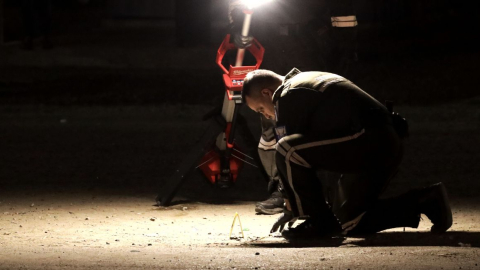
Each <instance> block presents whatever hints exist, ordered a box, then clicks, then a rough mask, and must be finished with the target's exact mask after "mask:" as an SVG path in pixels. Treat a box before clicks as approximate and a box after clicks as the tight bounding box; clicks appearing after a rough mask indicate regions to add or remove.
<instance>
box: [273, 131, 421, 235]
mask: <svg viewBox="0 0 480 270" xmlns="http://www.w3.org/2000/svg"><path fill="white" fill-rule="evenodd" d="M278 144H279V145H278V147H277V154H276V164H277V168H278V171H279V173H280V178H281V181H282V184H283V187H284V189H285V193H286V196H287V197H288V199H289V201H290V204H291V206H292V210H293V212H294V213H295V214H296V215H297V216H309V217H310V218H312V217H313V218H318V219H320V220H322V216H331V215H332V214H335V216H336V218H337V219H338V221H339V222H340V224H341V225H342V228H343V229H344V231H349V230H351V229H353V228H355V226H357V225H358V226H357V227H358V228H357V229H355V231H354V232H355V233H359V234H360V233H370V232H376V231H380V230H384V229H388V228H394V227H404V226H407V225H408V226H409V227H412V226H417V225H418V219H419V213H418V211H416V210H415V209H414V208H415V207H414V206H413V205H412V206H411V207H402V206H403V205H407V204H408V203H405V202H406V201H407V202H408V201H411V199H410V198H409V196H403V197H402V196H400V197H399V198H393V199H389V200H386V201H379V200H378V198H379V196H380V195H381V194H382V192H383V191H384V190H385V188H386V187H387V185H388V183H389V181H390V179H391V178H392V177H393V176H394V175H395V173H396V172H397V170H398V166H399V164H400V161H401V159H402V154H403V145H402V141H401V139H400V138H399V137H398V135H397V134H396V132H395V130H394V129H393V127H392V126H391V125H389V124H384V125H380V126H377V127H369V128H366V129H364V130H363V131H360V132H359V133H356V134H354V135H352V136H347V137H343V138H336V139H332V140H325V139H324V140H318V139H317V138H316V137H315V136H314V135H300V134H295V135H291V136H287V137H284V138H282V139H281V140H280V141H279V143H278ZM317 170H325V171H330V172H336V173H340V174H341V177H340V179H339V180H338V187H337V188H336V191H335V194H334V196H333V198H332V200H331V202H330V205H329V204H327V202H326V198H325V196H324V191H323V190H322V188H323V187H322V184H321V182H320V181H319V180H318V178H317V174H316V171H317ZM391 210H393V211H394V212H391ZM390 216H391V217H390ZM325 219H326V220H328V218H325ZM415 220H416V224H415ZM407 221H408V222H407ZM362 228H363V229H362Z"/></svg>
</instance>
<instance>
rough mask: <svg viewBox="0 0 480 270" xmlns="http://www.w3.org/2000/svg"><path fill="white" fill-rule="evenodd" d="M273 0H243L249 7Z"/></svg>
mask: <svg viewBox="0 0 480 270" xmlns="http://www.w3.org/2000/svg"><path fill="white" fill-rule="evenodd" d="M272 1H273V0H242V3H243V4H244V5H245V6H247V8H248V9H253V8H256V7H258V6H260V5H263V4H265V3H268V2H272Z"/></svg>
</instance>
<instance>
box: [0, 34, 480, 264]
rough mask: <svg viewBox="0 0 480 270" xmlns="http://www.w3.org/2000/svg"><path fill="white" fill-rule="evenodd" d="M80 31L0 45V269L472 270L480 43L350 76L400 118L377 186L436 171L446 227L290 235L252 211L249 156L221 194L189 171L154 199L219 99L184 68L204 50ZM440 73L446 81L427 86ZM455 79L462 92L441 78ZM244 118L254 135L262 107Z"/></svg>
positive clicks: (400, 186)
mask: <svg viewBox="0 0 480 270" xmlns="http://www.w3.org/2000/svg"><path fill="white" fill-rule="evenodd" d="M125 33H128V34H129V35H128V36H122V35H123V34H125ZM90 34H91V35H90V37H92V36H93V37H96V38H95V39H92V40H88V39H87V37H88V36H87V35H86V34H82V35H77V36H76V37H69V38H65V39H63V40H62V41H61V42H63V43H61V44H60V43H57V45H58V47H57V48H55V49H54V50H53V51H42V50H37V51H34V52H23V51H21V50H19V49H18V48H17V45H15V44H10V45H8V46H6V47H3V48H2V49H0V56H2V57H1V58H0V60H1V61H0V71H1V72H0V136H1V137H0V138H1V139H0V164H2V166H1V169H0V269H132V268H140V267H141V268H143V269H479V268H480V266H479V264H480V259H479V258H480V254H479V247H480V225H479V224H480V213H479V212H478V211H479V210H478V209H479V205H480V199H479V190H480V181H478V180H479V177H480V173H479V168H480V158H479V153H480V144H479V139H478V138H480V110H479V105H480V99H479V96H478V95H477V94H475V92H476V91H475V88H474V87H470V88H468V89H466V88H465V89H464V87H463V86H465V85H468V83H467V81H468V80H460V79H459V78H463V77H462V76H461V75H458V74H467V75H468V76H470V75H471V74H473V73H475V72H476V71H478V69H477V65H478V64H475V63H476V59H478V57H479V55H478V53H477V54H466V53H461V54H450V55H443V56H441V57H439V58H435V59H433V60H432V58H431V57H427V59H419V58H415V59H414V60H411V61H407V60H405V59H404V60H402V61H401V62H400V63H401V65H398V62H396V63H397V64H394V63H391V62H382V63H376V62H369V63H365V69H362V70H361V71H359V72H360V73H365V74H366V73H367V71H368V70H369V71H372V70H376V71H377V73H370V74H369V76H366V77H364V78H363V80H361V81H360V83H359V84H360V85H361V86H362V87H364V88H365V89H367V88H368V87H367V86H369V85H375V84H376V80H377V79H376V78H379V77H381V76H383V75H385V76H386V77H384V78H383V79H384V80H385V84H387V85H389V86H392V88H388V89H393V90H392V91H393V92H395V93H396V95H397V96H398V97H399V98H400V100H402V101H404V103H403V104H400V105H399V106H397V107H396V110H397V111H399V112H401V113H402V115H404V116H405V117H406V118H407V119H408V120H409V123H410V131H411V136H410V138H409V139H408V140H407V141H406V153H405V158H404V162H403V164H402V167H401V171H400V173H399V174H398V175H397V177H396V178H395V179H394V180H393V181H392V183H391V185H390V187H389V188H388V189H387V191H386V193H385V196H392V195H396V194H399V193H401V192H403V191H406V190H408V189H409V188H413V187H420V186H425V185H428V184H433V183H436V182H440V181H441V182H444V183H445V185H446V186H447V189H448V191H449V195H450V199H451V204H452V210H453V218H454V224H453V226H452V228H451V229H450V230H449V231H448V232H447V233H445V234H443V235H432V234H430V233H428V231H429V228H430V226H431V224H430V222H429V221H428V219H427V218H426V217H423V221H422V222H421V224H420V227H419V228H418V229H409V228H406V229H404V228H398V229H394V230H389V231H386V232H382V233H379V234H376V235H374V236H371V237H368V238H334V239H329V240H311V241H301V242H287V241H285V240H284V239H283V238H281V237H280V236H279V235H278V234H274V235H270V234H269V230H270V227H271V225H272V224H273V223H274V221H275V220H276V218H277V216H276V215H274V216H266V215H255V213H254V203H255V202H257V201H259V200H263V199H265V198H266V197H267V196H268V194H267V192H266V183H265V181H264V180H263V179H262V177H261V174H260V173H259V172H258V170H256V169H255V168H252V167H249V166H245V167H244V168H243V169H242V170H241V172H240V175H239V179H238V181H237V183H236V185H235V186H234V187H233V188H231V189H226V190H219V189H217V188H215V187H213V186H211V185H210V184H209V183H207V182H206V181H205V179H203V178H202V177H201V175H199V174H198V175H195V176H194V177H192V178H191V179H189V180H188V181H187V182H186V183H185V184H184V186H182V189H181V190H180V191H179V192H178V194H177V196H176V197H175V199H174V201H173V203H172V205H171V206H169V207H158V206H155V197H156V196H157V195H158V194H159V192H161V191H162V189H163V188H164V183H165V182H166V180H167V179H168V178H169V176H170V175H172V173H173V172H174V170H175V169H176V168H177V167H178V164H179V163H180V162H181V161H182V158H183V157H184V154H185V153H187V152H188V151H189V149H191V147H192V146H193V145H194V144H195V141H196V139H198V134H200V133H201V132H202V131H203V130H204V129H205V128H206V127H207V126H206V123H205V122H203V121H201V118H202V116H203V115H204V114H205V113H207V112H208V111H209V110H211V109H212V107H213V106H214V105H215V104H216V103H215V102H216V101H214V100H215V98H214V97H216V96H220V99H221V97H223V94H220V95H219V94H218V93H219V91H216V90H215V91H214V88H215V87H217V86H218V85H220V86H221V82H220V83H219V82H218V80H215V79H216V78H217V77H218V76H219V73H218V72H217V71H218V70H217V68H216V67H215V66H214V65H213V64H204V65H199V66H196V67H195V68H185V69H182V68H183V67H184V66H187V64H186V63H187V62H188V59H187V57H186V56H195V55H198V54H200V55H199V56H198V57H197V58H196V59H199V61H200V62H202V63H203V59H204V58H205V59H210V58H212V59H213V57H214V55H215V51H213V53H205V52H206V51H207V50H206V49H208V48H196V49H195V48H187V49H184V50H175V49H172V48H170V49H167V47H165V48H166V49H165V50H164V51H163V52H162V53H160V52H159V50H158V48H157V47H156V45H157V43H156V42H167V43H168V42H169V41H165V40H161V39H160V38H159V37H156V38H150V39H148V38H145V35H146V34H147V32H142V31H140V32H138V31H131V32H128V31H126V32H122V31H117V32H116V31H113V32H112V31H110V32H108V33H107V34H110V35H111V36H109V35H106V34H105V33H103V34H102V33H99V32H95V31H93V32H92V33H90ZM150 34H151V33H150ZM152 36H154V35H149V37H152ZM102 37H103V38H104V40H102ZM129 37H130V38H129ZM107 39H108V42H106V40H107ZM134 40H137V42H138V40H140V41H141V43H140V45H138V44H135V42H134ZM112 41H113V42H112ZM57 42H60V40H59V39H58V40H57ZM106 43H108V45H109V46H108V47H107V46H105V44H106ZM165 46H166V45H165ZM208 51H210V50H208ZM162 57H163V58H162ZM174 60H175V61H174ZM397 60H398V59H397ZM205 63H206V62H205ZM465 63H467V64H465ZM166 65H173V66H172V68H171V69H165V68H164V67H165V66H166ZM445 67H449V68H451V69H450V70H444V68H445ZM428 68H431V72H432V73H429V72H427V70H428ZM386 69H388V70H390V69H392V72H391V73H388V74H386V73H385V70H386ZM411 73H413V74H415V75H416V76H413V75H411ZM186 74H187V75H188V76H187V75H186ZM469 74H470V75H469ZM427 75H429V76H427ZM409 76H411V77H414V78H415V80H412V81H411V83H412V85H411V86H412V87H411V88H409V89H407V86H409V82H407V81H406V80H405V78H408V77H409ZM185 78H193V79H192V80H186V79H185ZM435 78H437V79H438V80H441V83H440V82H436V83H434V84H433V85H430V84H429V82H432V81H435V80H434V79H435ZM457 81H458V82H459V84H461V86H462V87H460V86H459V85H457V86H456V87H453V88H450V86H452V85H453V86H455V82H457ZM195 82H199V83H200V82H202V83H203V84H202V86H203V87H199V88H195V86H198V85H197V84H195ZM398 82H400V83H398ZM175 83H177V84H175ZM442 85H446V86H447V87H444V88H439V89H438V91H436V87H439V86H442ZM169 87H170V88H173V90H172V89H170V88H169ZM429 87H432V88H429ZM165 88H166V89H165ZM205 88H211V89H207V90H205ZM212 89H213V90H212ZM368 89H369V88H368ZM401 89H406V90H405V91H401ZM197 90H205V92H201V91H197ZM222 91H223V90H222V89H220V92H222ZM385 91H387V90H385V89H384V90H381V89H378V88H377V89H373V92H374V93H375V94H376V95H375V96H377V95H379V96H382V97H385V96H388V95H389V93H388V91H387V92H385ZM457 94H458V95H457ZM429 96H431V97H432V100H431V99H429ZM453 97H457V98H453ZM181 101H185V102H181ZM407 101H412V102H407ZM419 103H420V104H419ZM242 113H243V114H244V115H245V116H246V117H247V118H248V119H251V120H252V122H251V126H250V129H251V132H252V134H256V136H258V134H259V130H258V129H259V125H258V122H256V120H258V119H257V117H256V116H255V115H254V114H253V113H252V112H249V111H248V110H242ZM235 213H238V214H239V216H240V219H241V224H242V231H243V236H244V237H240V236H241V232H242V231H241V229H240V226H239V224H238V223H236V224H235V226H234V227H233V231H232V237H233V239H231V238H230V230H231V227H232V221H233V219H234V215H235Z"/></svg>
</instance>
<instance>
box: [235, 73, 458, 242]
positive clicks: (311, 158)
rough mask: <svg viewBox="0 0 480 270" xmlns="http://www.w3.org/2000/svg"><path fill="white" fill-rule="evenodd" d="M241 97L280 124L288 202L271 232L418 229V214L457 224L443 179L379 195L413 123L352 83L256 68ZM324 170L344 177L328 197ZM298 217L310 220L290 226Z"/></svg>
mask: <svg viewBox="0 0 480 270" xmlns="http://www.w3.org/2000/svg"><path fill="white" fill-rule="evenodd" d="M242 97H243V100H244V101H245V103H246V104H247V105H248V107H249V108H251V109H252V110H254V111H255V112H258V113H261V114H263V115H264V116H265V117H266V118H267V119H274V120H275V121H276V127H275V131H276V136H277V140H278V144H277V148H276V157H275V158H276V165H277V169H278V171H279V173H280V179H281V182H282V185H283V193H284V194H283V196H284V199H285V205H284V212H283V214H282V216H281V217H280V218H279V219H278V220H277V222H275V224H274V225H273V227H272V229H271V232H275V231H277V230H280V231H281V232H282V235H283V236H284V237H285V238H287V239H289V238H311V237H328V236H335V235H345V234H347V235H353V234H369V233H375V232H379V231H382V230H385V229H390V228H396V227H412V228H417V227H418V224H419V222H420V214H425V215H426V216H427V217H428V218H429V219H430V220H431V221H432V223H433V226H432V228H431V232H433V233H442V232H445V231H446V230H448V229H449V228H450V226H451V225H452V213H451V210H450V206H449V202H448V196H447V192H446V189H445V186H444V185H443V184H442V183H437V184H434V185H432V186H429V187H424V188H419V189H412V190H410V191H409V192H407V193H405V194H403V195H400V196H398V197H394V198H389V199H379V197H380V195H381V194H382V192H383V191H384V190H385V188H386V187H387V185H388V183H389V181H390V179H391V178H392V177H393V176H394V175H395V173H396V172H397V170H398V167H399V164H400V162H401V160H402V155H403V143H402V141H403V139H404V137H406V135H407V131H408V130H407V127H408V125H407V124H406V121H405V119H403V118H401V117H400V116H399V115H398V114H397V113H393V112H391V111H389V110H388V109H387V108H386V107H385V106H384V105H383V104H381V103H380V102H378V101H377V100H376V99H375V98H373V97H372V96H370V95H369V94H367V93H366V92H364V91H363V90H362V89H360V88H359V87H358V86H356V85H355V84H353V83H352V82H350V81H349V80H347V79H345V78H343V77H341V76H339V75H336V74H332V73H326V72H300V71H299V70H298V69H295V68H294V69H293V70H292V71H290V72H289V73H288V74H287V75H286V76H281V75H279V74H276V73H275V72H272V71H269V70H255V71H252V72H250V73H249V74H248V75H247V76H246V78H245V81H244V86H243V92H242ZM319 170H323V171H327V172H334V173H338V174H339V175H340V177H339V179H338V183H337V184H338V187H337V188H336V192H335V196H334V198H333V199H331V200H329V202H327V200H326V198H325V193H324V190H323V188H322V183H321V182H320V181H319V179H318V177H317V176H318V174H317V172H318V171H319ZM297 219H305V221H304V222H303V223H302V224H300V225H298V226H296V227H293V228H292V227H291V226H292V224H293V223H294V222H295V220H297ZM286 224H288V225H289V229H288V230H283V228H284V227H285V225H286Z"/></svg>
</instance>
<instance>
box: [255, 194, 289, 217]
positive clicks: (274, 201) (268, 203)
mask: <svg viewBox="0 0 480 270" xmlns="http://www.w3.org/2000/svg"><path fill="white" fill-rule="evenodd" d="M283 203H284V200H283V197H282V194H281V193H280V191H275V192H273V193H272V195H270V198H268V199H266V200H265V201H263V202H258V203H257V204H256V205H255V212H257V213H259V214H265V215H274V214H278V213H282V212H283Z"/></svg>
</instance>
